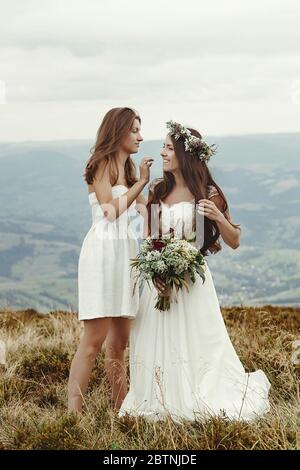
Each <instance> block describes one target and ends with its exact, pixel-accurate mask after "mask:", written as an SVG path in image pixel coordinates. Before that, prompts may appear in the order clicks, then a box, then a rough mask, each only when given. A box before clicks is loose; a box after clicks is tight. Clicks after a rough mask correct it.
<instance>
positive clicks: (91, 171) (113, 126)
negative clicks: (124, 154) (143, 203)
mask: <svg viewBox="0 0 300 470" xmlns="http://www.w3.org/2000/svg"><path fill="white" fill-rule="evenodd" d="M135 119H138V120H139V122H140V123H141V118H140V116H139V115H138V113H137V112H136V111H135V110H133V109H131V108H126V107H124V108H112V109H110V110H109V111H108V112H107V113H106V114H105V116H104V118H103V121H102V122H101V125H100V127H99V129H98V131H97V137H96V142H95V144H94V145H93V147H92V148H91V150H90V153H91V156H90V158H89V160H88V162H87V164H86V167H85V173H84V175H83V177H84V179H85V181H86V182H87V184H93V181H94V178H95V175H96V172H97V170H98V167H99V164H100V162H101V161H102V160H104V161H105V162H106V164H107V165H109V176H110V182H111V185H112V186H113V185H114V184H116V182H117V181H118V177H119V171H118V166H117V162H116V154H117V152H118V150H119V148H120V146H121V144H122V141H123V140H124V138H126V136H127V134H128V132H130V130H131V128H132V126H133V123H134V120H135ZM125 179H126V183H127V186H128V187H131V186H133V185H134V183H136V181H137V178H136V167H135V164H134V162H133V160H132V158H131V157H130V156H129V157H128V158H127V160H126V163H125Z"/></svg>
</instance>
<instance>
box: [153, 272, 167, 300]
mask: <svg viewBox="0 0 300 470" xmlns="http://www.w3.org/2000/svg"><path fill="white" fill-rule="evenodd" d="M153 284H154V286H155V288H156V290H157V291H158V293H159V295H161V296H162V297H167V296H168V295H170V287H167V286H166V283H165V282H164V281H163V280H162V279H161V278H160V277H156V278H154V279H153Z"/></svg>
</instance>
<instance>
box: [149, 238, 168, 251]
mask: <svg viewBox="0 0 300 470" xmlns="http://www.w3.org/2000/svg"><path fill="white" fill-rule="evenodd" d="M164 246H165V243H164V242H162V241H161V240H152V248H153V250H156V251H161V250H162V249H163V248H164Z"/></svg>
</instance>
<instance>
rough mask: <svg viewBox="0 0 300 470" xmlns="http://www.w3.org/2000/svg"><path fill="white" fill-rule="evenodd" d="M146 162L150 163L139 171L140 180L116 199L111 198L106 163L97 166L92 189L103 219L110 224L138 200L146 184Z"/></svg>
mask: <svg viewBox="0 0 300 470" xmlns="http://www.w3.org/2000/svg"><path fill="white" fill-rule="evenodd" d="M145 161H147V159H146V160H145V159H143V163H144V162H145ZM148 161H149V162H150V163H149V164H148V165H144V166H145V169H143V170H141V175H140V179H139V180H138V181H137V182H136V183H135V184H134V185H133V186H132V187H131V188H130V189H129V190H128V191H127V192H126V193H124V194H123V195H122V196H120V197H117V198H113V196H112V186H111V183H110V179H109V169H108V165H107V164H106V162H103V163H101V164H100V165H99V168H98V170H97V173H96V175H95V179H94V182H93V189H94V191H95V193H96V196H97V199H98V202H99V204H100V205H101V207H102V210H103V212H104V215H105V217H106V218H107V219H108V220H109V221H110V222H113V221H114V220H116V219H117V218H118V217H119V216H120V215H121V214H122V213H123V212H125V211H126V210H127V209H128V207H130V206H131V204H132V203H133V201H134V200H135V199H137V198H138V196H139V195H140V193H141V191H142V190H143V189H144V187H145V186H146V184H147V183H148V181H149V167H150V166H151V159H148ZM141 166H142V165H141ZM146 167H147V168H146Z"/></svg>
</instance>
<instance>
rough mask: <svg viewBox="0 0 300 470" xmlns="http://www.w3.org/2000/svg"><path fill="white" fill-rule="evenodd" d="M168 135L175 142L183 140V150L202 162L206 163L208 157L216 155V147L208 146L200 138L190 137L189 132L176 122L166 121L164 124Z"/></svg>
mask: <svg viewBox="0 0 300 470" xmlns="http://www.w3.org/2000/svg"><path fill="white" fill-rule="evenodd" d="M166 125H167V129H168V130H169V134H170V135H173V136H174V138H175V140H178V139H180V137H183V138H184V149H185V151H186V152H190V153H191V154H193V155H194V156H196V157H197V158H199V160H201V161H202V162H208V161H209V159H210V157H211V156H212V155H214V154H215V153H216V145H215V144H213V145H210V146H209V145H208V144H207V143H206V142H204V140H202V137H196V136H195V135H192V133H191V131H190V130H189V129H187V128H186V127H184V126H182V125H181V124H179V123H178V122H174V121H168V122H167V123H166Z"/></svg>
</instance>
